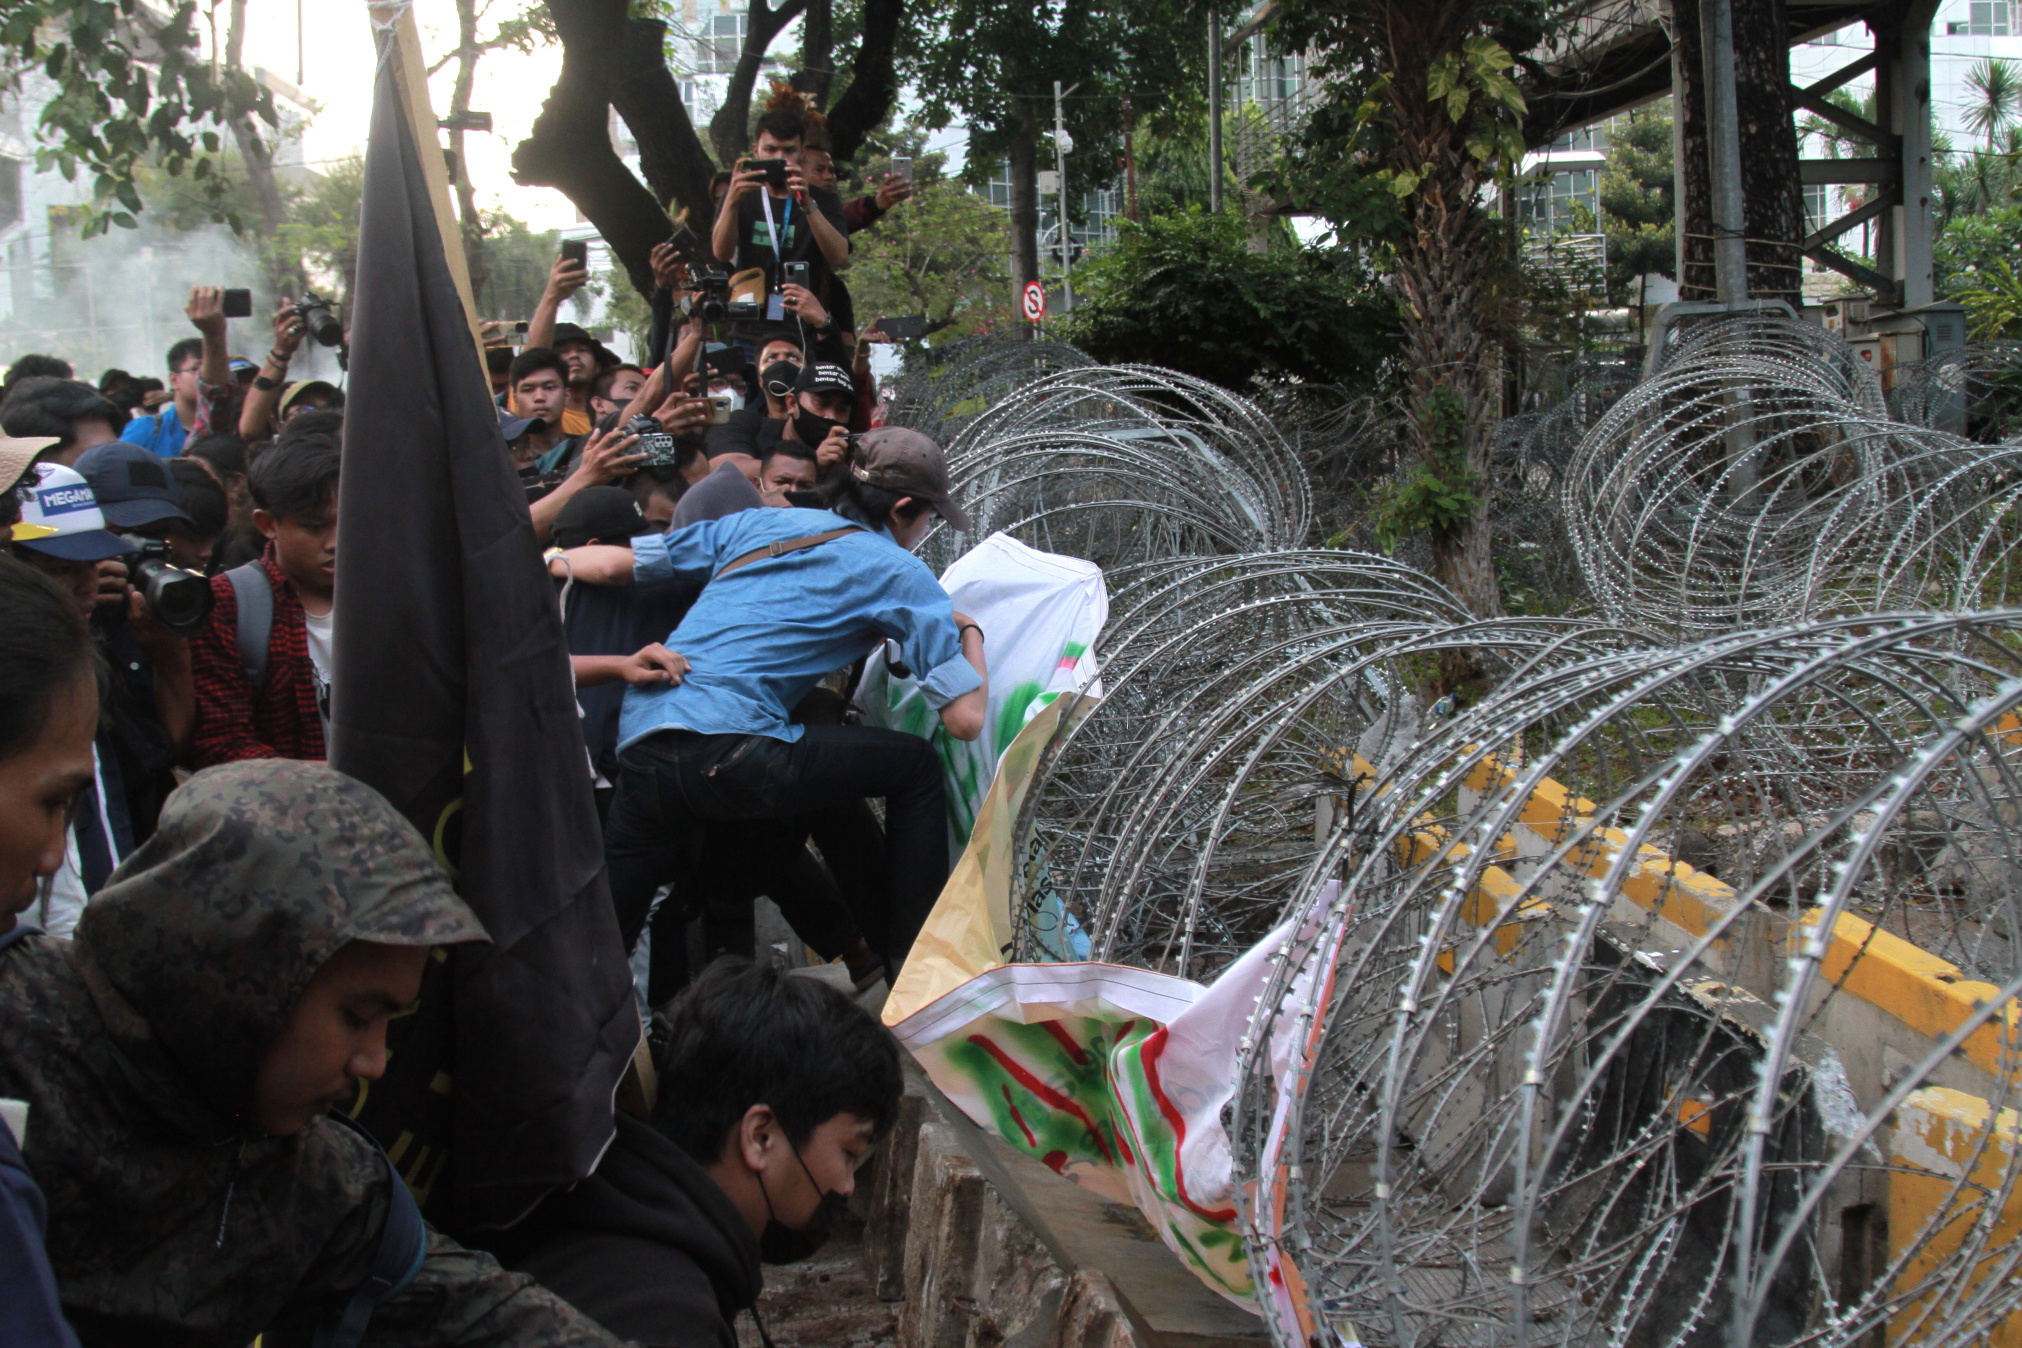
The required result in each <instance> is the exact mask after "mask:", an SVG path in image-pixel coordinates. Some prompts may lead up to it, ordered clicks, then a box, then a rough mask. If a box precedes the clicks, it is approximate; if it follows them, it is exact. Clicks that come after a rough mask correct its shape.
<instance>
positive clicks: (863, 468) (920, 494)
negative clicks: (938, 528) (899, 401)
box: [849, 426, 969, 533]
mask: <svg viewBox="0 0 2022 1348" xmlns="http://www.w3.org/2000/svg"><path fill="white" fill-rule="evenodd" d="M849 465H850V473H851V475H852V476H853V477H855V478H856V480H857V481H859V482H861V483H863V484H865V485H866V486H871V487H877V488H880V489H881V490H884V491H888V492H892V493H894V494H896V495H899V496H911V497H914V498H916V499H918V500H921V501H925V502H926V503H927V504H928V505H930V506H932V507H933V508H934V513H935V514H937V515H939V516H940V517H941V518H942V519H944V520H946V521H947V522H948V525H949V527H950V528H953V529H959V530H961V531H962V532H963V533H967V532H968V531H969V517H968V515H967V514H965V513H963V510H962V507H960V506H958V505H956V504H955V498H954V496H953V494H952V489H951V487H950V484H949V482H948V460H947V456H945V455H944V454H942V453H941V447H940V446H939V445H937V444H935V443H934V442H933V441H932V440H930V439H928V438H927V437H926V436H924V435H922V434H920V433H919V432H918V431H911V430H907V429H906V428H905V427H903V426H880V427H878V428H877V429H876V430H874V431H865V432H864V433H863V434H862V435H859V436H857V437H856V438H855V440H854V441H853V442H852V445H851V449H850V459H849Z"/></svg>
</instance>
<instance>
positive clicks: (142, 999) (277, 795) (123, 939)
mask: <svg viewBox="0 0 2022 1348" xmlns="http://www.w3.org/2000/svg"><path fill="white" fill-rule="evenodd" d="M484 938H485V936H484V930H483V928H482V926H481V925H480V924H479V923H478V920H477V918H476V916H475V915H474V914H473V913H472V912H471V911H470V909H469V908H468V907H466V906H465V905H464V903H463V901H462V900H461V899H459V898H458V897H457V896H456V895H455V893H454V892H453V891H452V890H451V889H450V886H449V883H448V881H447V880H446V879H445V878H444V876H443V873H442V871H441V870H440V869H439V868H438V867H437V865H436V863H435V861H434V859H433V857H432V856H431V854H430V852H429V849H428V846H427V844H426V843H425V842H424V841H423V840H422V838H421V836H420V835H419V834H418V833H417V832H415V830H414V828H413V827H412V826H411V825H409V824H408V823H407V821H406V820H404V819H403V818H402V817H401V816H400V814H399V813H398V812H397V811H396V810H395V809H394V808H393V806H392V805H390V804H389V803H388V802H387V801H386V800H385V799H383V798H382V797H381V796H379V795H378V794H377V793H376V792H374V791H372V790H371V789H370V788H369V787H366V786H364V785H363V784H361V783H359V782H356V781H353V780H352V779H350V778H347V777H344V776H341V775H340V774H338V773H335V772H332V771H331V770H329V769H328V768H325V767H322V766H320V765H315V764H310V763H304V762H297V761H292V760H286V759H263V760H257V761H252V762H245V763H234V764H230V765H227V766H223V767H219V768H214V769H211V770H209V771H206V772H202V773H199V774H198V775H197V776H196V777H195V778H193V779H192V780H191V781H190V782H189V783H188V784H186V785H185V786H183V787H182V788H181V789H179V790H177V791H176V792H175V793H174V794H173V795H172V796H170V797H169V800H168V803H167V806H166V808H165V809H164V810H163V813H162V817H161V823H160V826H159V828H158V829H157V830H156V832H155V834H154V836H153V838H151V839H150V840H149V841H148V842H147V843H146V845H144V846H143V847H142V848H140V849H139V850H138V851H136V852H135V853H134V854H133V855H132V856H131V857H129V858H128V859H127V860H126V862H125V863H124V864H123V865H122V866H121V867H120V868H119V870H118V871H117V872H115V873H114V875H113V877H112V879H111V881H110V882H109V883H108V884H107V886H106V887H105V888H104V889H103V890H101V891H100V892H99V893H98V894H97V895H96V896H95V897H94V898H93V900H92V902H91V903H90V904H89V905H88V906H87V907H86V909H85V912H84V917H83V920H82V921H81V922H80V923H79V925H78V928H77V931H76V935H75V938H74V940H71V941H62V940H57V939H54V938H51V937H46V936H40V935H35V936H29V937H27V938H26V939H24V940H21V941H19V942H17V943H16V944H15V945H13V946H12V947H11V948H9V949H7V950H6V951H5V952H4V953H0V1096H12V1097H18V1098H21V1099H25V1100H27V1101H28V1102H29V1106H30V1114H29V1120H30V1122H29V1127H28V1145H27V1147H26V1149H25V1155H26V1158H27V1162H28V1166H29V1169H30V1170H31V1171H32V1173H33V1174H34V1177H35V1180H36V1182H37V1183H38V1184H39V1185H40V1186H41V1188H42V1191H43V1193H44V1194H45V1195H47V1198H48V1203H49V1230H48V1250H49V1256H50V1261H51V1263H52V1265H53V1266H54V1268H55V1271H56V1279H57V1286H58V1290H59V1293H60V1296H61V1298H62V1303H63V1309H64V1312H65V1314H66V1315H67V1316H68V1317H69V1318H70V1320H71V1323H72V1324H73V1325H74V1326H75V1328H76V1330H77V1333H78V1336H79V1338H80V1339H81V1340H82V1342H83V1344H84V1345H86V1348H93V1346H94V1345H128V1344H142V1343H145V1344H149V1345H155V1344H167V1345H177V1346H178V1348H211V1346H212V1345H215V1348H247V1345H248V1344H250V1343H252V1341H253V1339H254V1337H255V1336H256V1335H259V1334H262V1333H263V1332H264V1333H265V1334H266V1340H265V1342H266V1345H267V1348H278V1346H279V1345H283V1344H290V1343H296V1342H307V1339H308V1335H309V1332H310V1331H311V1330H313V1329H314V1327H315V1326H317V1325H318V1324H323V1323H327V1322H329V1321H330V1320H331V1319H332V1318H333V1317H334V1314H335V1313H336V1312H337V1311H339V1310H341V1309H342V1308H343V1306H344V1305H345V1304H346V1303H347V1302H348V1301H350V1299H351V1292H352V1289H354V1288H356V1287H358V1286H359V1285H360V1284H361V1283H362V1282H363V1281H364V1279H365V1276H366V1273H367V1271H368V1269H369V1268H370V1267H371V1265H372V1261H373V1257H374V1255H375V1254H376V1253H377V1250H378V1246H379V1241H380V1235H381V1232H382V1229H383V1228H385V1226H386V1224H387V1214H388V1212H389V1210H390V1209H391V1207H392V1205H393V1203H394V1193H393V1188H392V1184H393V1181H392V1177H391V1173H390V1171H389V1168H388V1163H387V1161H386V1158H385V1157H384V1156H382V1155H381V1154H380V1152H379V1151H378V1150H377V1149H376V1148H375V1147H374V1146H373V1145H372V1144H371V1143H370V1142H369V1141H367V1140H366V1139H365V1138H364V1137H362V1136H360V1135H359V1134H357V1133H355V1132H353V1131H351V1130H350V1129H349V1128H347V1127H346V1126H344V1125H343V1124H340V1123H338V1122H336V1121H334V1120H333V1119H330V1118H328V1117H323V1116H320V1115H318V1114H316V1112H315V1111H316V1109H317V1108H319V1107H320V1105H319V1104H318V1100H319V1097H320V1094H321V1093H320V1091H316V1092H312V1093H311V1095H310V1096H309V1099H310V1105H309V1107H308V1108H307V1109H306V1110H305V1111H304V1112H303V1114H302V1117H303V1118H304V1119H308V1120H311V1121H309V1122H307V1124H306V1126H298V1127H299V1130H298V1131H292V1132H290V1133H289V1134H288V1135H283V1136H276V1135H274V1131H273V1130H272V1129H271V1128H262V1127H260V1126H259V1125H258V1124H256V1123H255V1122H254V1118H255V1115H256V1114H258V1115H259V1117H262V1118H270V1117H271V1115H270V1114H269V1113H266V1112H262V1111H263V1109H264V1106H262V1105H261V1104H260V1100H261V1099H264V1098H265V1094H266V1092H267V1091H268V1089H269V1088H268V1086H267V1084H266V1083H267V1082H268V1080H269V1077H268V1075H267V1073H268V1072H270V1071H271V1063H270V1062H269V1061H268V1059H269V1055H268V1054H267V1049H268V1047H269V1045H270V1044H272V1043H273V1042H274V1041H275V1040H276V1037H277V1036H279V1035H284V1033H285V1029H284V1027H285V1026H286V1025H287V1024H288V1023H289V1018H290V1013H291V1010H293V1009H295V1008H296V1006H297V1003H298V1002H301V1003H303V1004H304V1005H308V1004H309V1000H310V999H309V998H305V996H304V993H305V990H306V989H309V988H310V983H311V979H312V978H313V977H314V976H315V975H316V974H317V971H318V970H319V969H320V968H322V967H324V966H325V964H326V963H327V962H329V961H331V959H332V956H335V955H337V954H338V953H339V952H340V951H343V950H345V949H346V948H347V946H348V947H350V948H351V949H352V950H353V951H356V950H357V949H358V947H357V946H351V943H353V942H357V943H361V944H363V943H373V945H374V946H375V947H379V948H383V947H437V946H442V945H448V944H453V943H457V942H463V941H477V940H483V939H484ZM366 953H372V952H370V951H368V952H366ZM417 967H418V964H417ZM378 1042H380V1043H383V1040H380V1041H378ZM381 1057H382V1060H383V1054H382V1055H381ZM359 1075H361V1076H364V1077H367V1078H369V1077H371V1076H373V1075H376V1072H375V1071H364V1072H361V1073H359ZM256 1087H257V1088H258V1089H257V1090H256ZM362 1342H363V1343H364V1344H367V1345H374V1346H375V1348H402V1346H404V1345H409V1344H416V1345H418V1344H423V1343H428V1344H468V1345H508V1344H510V1345H526V1346H527V1348H549V1346H550V1345H563V1344H568V1345H578V1344H581V1345H598V1346H599V1348H601V1346H602V1345H616V1344H618V1343H619V1342H620V1341H619V1340H617V1339H614V1338H612V1337H611V1336H610V1335H608V1334H607V1333H605V1332H604V1331H603V1330H602V1329H600V1328H599V1327H598V1326H597V1325H596V1324H595V1323H594V1322H592V1321H590V1320H589V1319H587V1318H585V1317H584V1316H582V1315H580V1314H578V1313H577V1312H576V1311H574V1310H573V1309H571V1308H570V1307H569V1306H568V1305H566V1304H565V1303H563V1302H562V1301H560V1300H558V1299H557V1298H556V1297H554V1296H553V1295H551V1294H550V1293H548V1292H547V1291H545V1290H543V1289H542V1288H540V1287H539V1286H538V1285H536V1284H535V1283H534V1282H533V1281H532V1280H531V1279H529V1278H528V1277H526V1276H525V1275H522V1274H514V1273H508V1272H506V1271H505V1270H503V1269H501V1268H500V1267H499V1266H498V1264H497V1262H496V1261H495V1260H493V1259H492V1257H491V1256H489V1255H486V1254H481V1253H478V1252H475V1251H471V1250H466V1249H463V1248H462V1247H460V1246H458V1245H457V1244H456V1243H455V1242H453V1241H451V1240H449V1239H448V1238H446V1237H444V1236H442V1235H441V1234H439V1233H437V1232H435V1231H433V1230H430V1231H429V1232H428V1233H427V1244H426V1252H425V1254H424V1256H423V1257H422V1261H421V1263H420V1266H419V1271H418V1272H417V1273H416V1274H415V1275H414V1276H413V1278H412V1279H411V1280H410V1281H409V1282H408V1283H407V1284H406V1286H405V1287H404V1288H403V1289H402V1290H400V1291H398V1292H396V1293H394V1294H393V1296H392V1297H391V1298H390V1299H388V1300H386V1301H384V1302H382V1303H381V1304H379V1305H378V1307H377V1308H376V1309H375V1310H374V1311H373V1312H372V1315H371V1319H370V1321H369V1323H368V1325H367V1327H366V1331H365V1334H364V1338H363V1340H362Z"/></svg>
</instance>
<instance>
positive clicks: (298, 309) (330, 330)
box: [295, 290, 344, 346]
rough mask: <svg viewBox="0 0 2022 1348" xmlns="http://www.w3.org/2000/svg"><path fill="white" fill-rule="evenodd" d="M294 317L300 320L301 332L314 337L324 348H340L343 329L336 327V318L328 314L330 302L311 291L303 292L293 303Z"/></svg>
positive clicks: (342, 339)
mask: <svg viewBox="0 0 2022 1348" xmlns="http://www.w3.org/2000/svg"><path fill="white" fill-rule="evenodd" d="M295 317H297V318H299V319H301V320H302V331H304V332H306V333H308V334H309V335H310V336H311V337H314V338H315V339H316V340H317V342H319V343H320V344H322V345H324V346H340V345H342V344H343V341H344V329H343V328H342V327H340V326H339V325H338V322H337V316H336V315H335V314H333V313H331V312H330V301H328V300H326V299H324V298H323V297H322V296H321V295H318V294H317V293H316V292H315V291H313V290H305V291H303V292H302V297H301V298H300V299H298V300H296V301H295Z"/></svg>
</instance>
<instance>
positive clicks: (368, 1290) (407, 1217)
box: [309, 1114, 428, 1348]
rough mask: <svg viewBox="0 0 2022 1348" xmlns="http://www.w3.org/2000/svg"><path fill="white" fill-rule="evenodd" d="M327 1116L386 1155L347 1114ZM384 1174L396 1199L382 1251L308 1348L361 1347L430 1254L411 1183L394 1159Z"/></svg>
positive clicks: (383, 1234)
mask: <svg viewBox="0 0 2022 1348" xmlns="http://www.w3.org/2000/svg"><path fill="white" fill-rule="evenodd" d="M326 1117H327V1118H330V1119H332V1120H334V1121H335V1122H337V1123H340V1124H343V1125H344V1126H345V1127H346V1128H349V1129H350V1130H351V1131H352V1132H354V1133H356V1134H358V1136H360V1137H362V1138H364V1139H365V1140H366V1142H368V1143H370V1144H371V1146H372V1150H374V1151H377V1152H379V1154H380V1156H381V1157H382V1158H383V1157H385V1155H386V1153H385V1152H384V1151H381V1150H380V1146H379V1140H378V1139H377V1138H375V1137H373V1136H372V1134H371V1133H369V1132H367V1131H365V1126H364V1125H363V1124H361V1123H359V1122H358V1121H357V1120H356V1119H354V1118H352V1117H351V1116H350V1115H348V1114H330V1115H327V1116H326ZM386 1173H387V1175H388V1176H390V1177H391V1178H392V1180H393V1191H392V1193H391V1194H390V1195H389V1197H390V1198H391V1200H392V1201H391V1202H390V1203H389V1205H388V1206H387V1209H386V1226H385V1227H384V1228H383V1229H382V1230H381V1231H380V1233H379V1249H378V1250H377V1251H375V1252H374V1254H373V1256H372V1266H371V1268H370V1269H368V1270H367V1271H366V1274H365V1281H364V1282H362V1283H360V1284H359V1285H358V1288H357V1290H356V1291H354V1292H352V1294H351V1298H350V1300H348V1301H346V1302H345V1303H344V1306H343V1309H342V1310H340V1311H339V1312H338V1313H337V1316H336V1318H335V1319H332V1320H327V1321H325V1322H324V1323H322V1324H320V1325H318V1326H317V1327H316V1332H315V1334H314V1335H313V1336H312V1337H311V1338H310V1340H309V1343H310V1348H358V1344H359V1343H360V1341H362V1340H363V1339H364V1337H365V1330H366V1327H367V1326H368V1325H370V1324H371V1323H372V1312H373V1311H375V1310H377V1309H378V1308H379V1306H380V1305H381V1304H382V1303H383V1302H385V1301H387V1300H388V1299H389V1298H391V1297H392V1296H393V1295H394V1293H396V1292H398V1291H399V1290H400V1289H401V1288H403V1287H405V1286H407V1284H409V1283H410V1282H413V1281H414V1275H415V1274H417V1273H419V1272H420V1271H421V1262H422V1259H423V1258H424V1257H425V1256H426V1255H427V1253H428V1224H427V1223H426V1222H424V1221H423V1220H422V1219H421V1209H420V1207H419V1206H417V1205H416V1204H415V1201H414V1195H413V1194H412V1193H409V1192H408V1189H407V1182H406V1181H405V1180H403V1179H401V1178H400V1171H399V1170H397V1169H395V1168H394V1165H393V1162H392V1161H391V1160H388V1161H387V1162H386Z"/></svg>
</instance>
